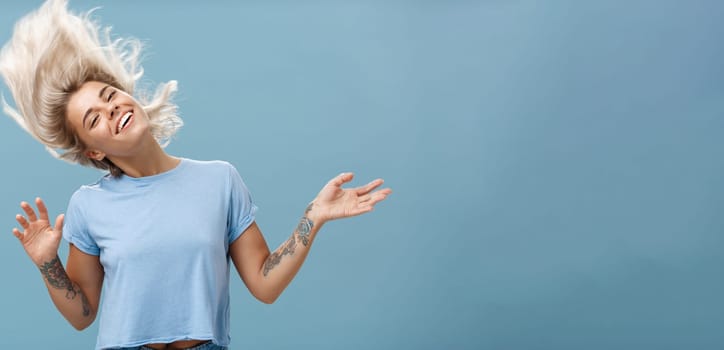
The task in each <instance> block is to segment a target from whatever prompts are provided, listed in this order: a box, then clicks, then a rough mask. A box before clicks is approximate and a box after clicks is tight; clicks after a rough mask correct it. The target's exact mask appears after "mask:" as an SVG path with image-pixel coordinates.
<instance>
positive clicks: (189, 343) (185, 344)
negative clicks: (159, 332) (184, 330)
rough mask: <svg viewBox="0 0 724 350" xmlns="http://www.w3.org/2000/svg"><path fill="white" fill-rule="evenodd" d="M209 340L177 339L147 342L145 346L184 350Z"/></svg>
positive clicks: (166, 349)
mask: <svg viewBox="0 0 724 350" xmlns="http://www.w3.org/2000/svg"><path fill="white" fill-rule="evenodd" d="M206 342H208V340H179V341H175V342H173V343H168V344H165V343H154V344H146V345H144V346H146V347H149V348H151V349H156V350H161V349H163V350H182V349H188V348H192V347H194V346H197V345H199V344H203V343H206Z"/></svg>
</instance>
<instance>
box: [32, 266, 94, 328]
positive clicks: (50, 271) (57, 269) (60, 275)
mask: <svg viewBox="0 0 724 350" xmlns="http://www.w3.org/2000/svg"><path fill="white" fill-rule="evenodd" d="M40 273H41V274H43V277H45V279H46V280H47V281H48V284H49V285H50V286H51V287H53V288H55V289H64V290H65V291H66V292H65V298H66V299H68V300H73V299H75V297H76V296H78V294H80V300H81V304H82V305H83V316H88V315H90V303H89V302H88V298H86V296H85V294H83V291H82V290H81V289H80V287H79V286H78V285H77V284H75V283H73V281H71V280H70V278H68V274H67V273H66V272H65V269H64V268H63V265H62V264H61V263H60V258H58V257H57V256H56V257H55V259H53V260H51V261H49V262H46V263H43V264H42V265H41V266H40Z"/></svg>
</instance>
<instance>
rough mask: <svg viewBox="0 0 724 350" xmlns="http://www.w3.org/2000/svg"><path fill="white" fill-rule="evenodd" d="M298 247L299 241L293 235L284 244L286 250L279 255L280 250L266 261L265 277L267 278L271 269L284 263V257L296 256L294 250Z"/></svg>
mask: <svg viewBox="0 0 724 350" xmlns="http://www.w3.org/2000/svg"><path fill="white" fill-rule="evenodd" d="M296 247H297V240H296V239H294V235H292V236H291V237H289V239H288V240H287V242H286V243H285V244H284V248H283V249H282V252H281V253H279V250H277V251H276V252H274V253H272V255H270V256H269V258H267V259H266V262H265V263H264V276H265V277H266V275H268V274H269V271H271V269H273V268H274V267H275V266H277V265H279V262H280V261H282V256H284V255H292V254H294V248H296Z"/></svg>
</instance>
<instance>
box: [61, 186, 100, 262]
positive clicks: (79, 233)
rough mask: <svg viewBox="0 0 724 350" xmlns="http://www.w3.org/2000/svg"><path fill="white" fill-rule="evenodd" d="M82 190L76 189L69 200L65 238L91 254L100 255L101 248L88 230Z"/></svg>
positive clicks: (64, 223)
mask: <svg viewBox="0 0 724 350" xmlns="http://www.w3.org/2000/svg"><path fill="white" fill-rule="evenodd" d="M81 198H82V196H81V194H80V190H78V191H76V192H75V193H74V194H73V196H72V197H71V198H70V202H68V209H67V210H66V211H65V219H64V220H63V239H65V240H66V241H68V243H71V244H73V245H74V246H76V247H77V248H78V249H80V250H81V251H82V252H84V253H86V254H90V255H100V251H101V250H100V248H98V245H97V244H96V242H95V240H94V239H93V237H91V235H90V233H89V232H88V228H87V225H86V224H85V222H86V220H85V218H84V217H83V211H82V208H83V204H84V203H83V201H82V199H81Z"/></svg>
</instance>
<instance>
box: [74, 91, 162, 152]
mask: <svg viewBox="0 0 724 350" xmlns="http://www.w3.org/2000/svg"><path fill="white" fill-rule="evenodd" d="M67 117H68V121H69V122H70V124H71V125H72V126H73V129H74V131H75V133H76V134H77V135H78V137H79V138H80V140H81V141H82V142H83V143H84V144H85V146H86V151H85V155H86V156H87V157H88V158H93V159H96V160H102V159H103V158H104V157H106V156H108V157H109V158H110V159H111V160H112V159H113V158H114V157H130V156H133V155H134V153H135V152H137V151H138V147H139V146H140V145H141V142H139V141H140V140H142V139H143V137H144V136H149V135H150V133H149V132H148V131H149V123H148V117H147V116H146V113H145V112H144V111H143V109H142V108H141V106H140V105H139V104H138V103H137V102H136V100H135V99H134V98H133V97H131V96H130V95H128V94H127V93H125V92H123V91H121V90H119V89H116V88H115V87H113V86H110V85H108V84H105V83H101V82H97V81H89V82H86V83H84V84H83V85H82V86H81V87H80V89H78V91H76V92H75V93H74V94H73V95H71V97H70V100H69V101H68V107H67Z"/></svg>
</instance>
